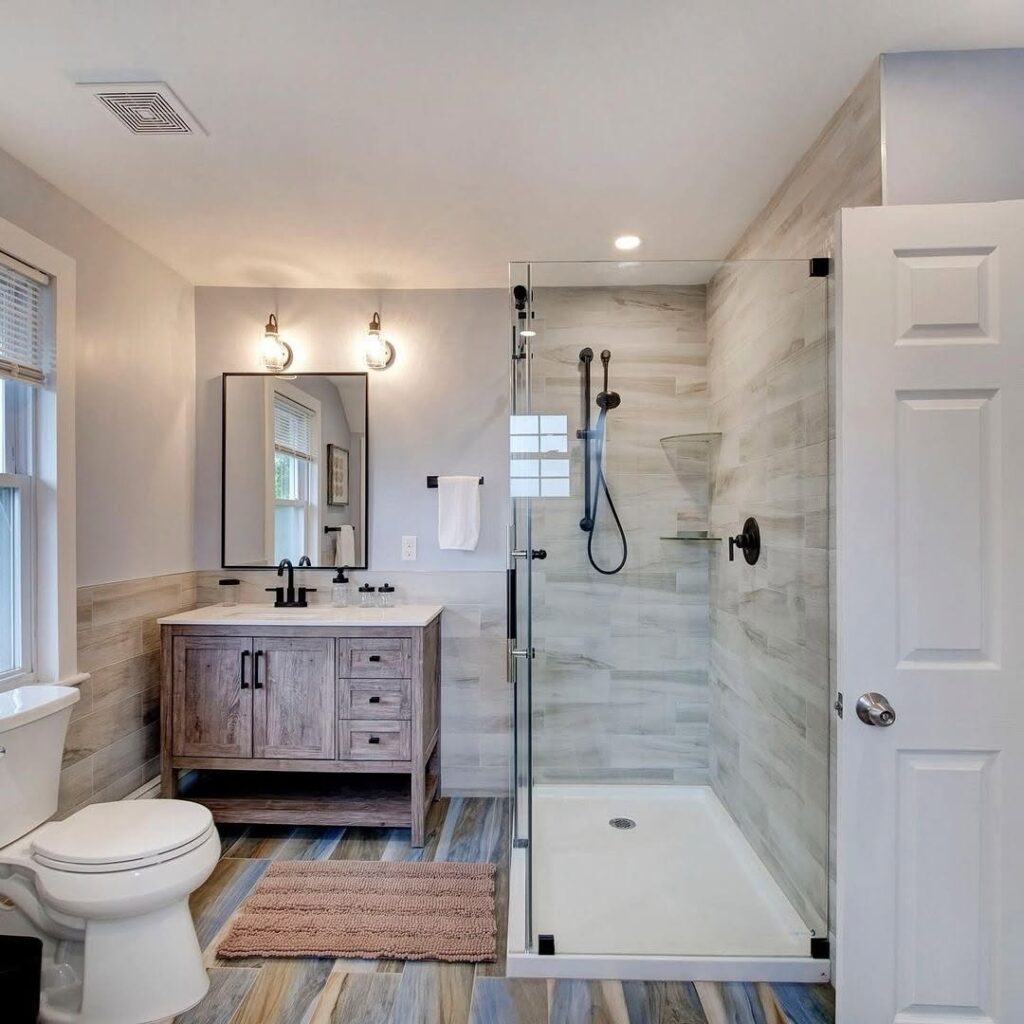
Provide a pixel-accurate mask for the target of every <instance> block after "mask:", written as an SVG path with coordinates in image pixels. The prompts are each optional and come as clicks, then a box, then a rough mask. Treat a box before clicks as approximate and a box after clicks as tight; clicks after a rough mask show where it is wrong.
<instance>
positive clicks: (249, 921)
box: [217, 860, 497, 963]
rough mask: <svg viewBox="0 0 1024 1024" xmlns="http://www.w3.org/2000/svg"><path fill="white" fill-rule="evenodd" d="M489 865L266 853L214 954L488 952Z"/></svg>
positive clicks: (491, 943)
mask: <svg viewBox="0 0 1024 1024" xmlns="http://www.w3.org/2000/svg"><path fill="white" fill-rule="evenodd" d="M494 870H495V868H494V865H493V864H461V863H454V862H448V861H444V862H441V861H438V862H423V863H420V862H405V861H379V860H377V861H362V860H356V861H331V860H326V861H308V860H307V861H290V860H289V861H276V862H275V863H273V864H271V865H270V867H269V868H268V869H267V872H266V874H265V875H264V876H263V878H262V879H260V881H259V882H258V883H257V884H256V887H255V888H254V889H253V891H252V893H251V894H250V895H249V897H248V899H246V901H245V902H244V903H243V904H242V907H241V909H240V910H239V912H238V916H237V917H236V918H235V921H234V924H233V925H232V927H231V929H230V931H229V932H228V934H227V937H226V938H225V939H224V941H223V942H222V943H221V944H220V948H219V949H218V950H217V954H218V956H221V957H245V956H262V957H275V956H288V957H294V956H317V957H356V958H359V959H378V958H379V959H387V960H448V961H464V962H469V963H479V962H482V961H489V960H493V959H494V957H495V950H496V931H497V926H496V923H495V914H494Z"/></svg>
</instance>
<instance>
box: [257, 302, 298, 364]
mask: <svg viewBox="0 0 1024 1024" xmlns="http://www.w3.org/2000/svg"><path fill="white" fill-rule="evenodd" d="M292 354H293V353H292V347H291V345H289V344H288V342H287V341H284V340H282V338H281V335H280V334H279V333H278V330H277V317H276V316H275V315H274V314H273V313H271V314H270V319H269V320H267V326H266V327H264V328H263V369H264V370H266V371H267V373H280V372H281V371H282V370H287V369H288V367H289V366H291V364H292Z"/></svg>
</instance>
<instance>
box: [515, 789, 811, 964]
mask: <svg viewBox="0 0 1024 1024" xmlns="http://www.w3.org/2000/svg"><path fill="white" fill-rule="evenodd" d="M613 819H626V822H621V821H620V822H618V825H619V827H616V826H615V825H613V824H611V822H612V821H613ZM628 822H633V823H635V826H634V827H629V826H628ZM623 824H626V825H627V827H621V826H622V825H623ZM530 846H531V851H530V852H532V857H533V933H534V936H541V935H551V936H553V937H554V947H555V952H554V954H540V953H538V952H537V951H536V945H535V946H534V950H533V951H531V952H526V951H525V941H524V936H525V917H526V915H525V908H526V857H527V850H525V849H522V848H513V851H512V867H511V878H510V885H509V925H508V974H509V976H510V977H535V978H537V977H539V978H619V979H625V980H650V981H673V980H676V981H790V982H822V981H828V980H829V961H828V960H822V959H815V958H813V957H811V956H810V955H809V951H810V940H811V932H810V931H809V930H808V927H807V925H806V924H805V923H804V921H803V920H802V919H801V917H800V915H799V914H798V913H797V912H796V910H795V909H794V908H793V906H792V904H791V903H790V901H789V900H788V899H787V897H786V896H785V894H784V893H783V891H782V890H781V889H780V888H779V886H778V884H777V883H776V882H775V880H774V879H773V878H772V876H771V875H770V874H769V872H768V870H767V869H766V868H765V866H764V865H763V864H762V863H761V861H760V859H759V858H758V856H757V854H756V853H754V850H753V849H752V848H751V846H750V844H749V843H748V842H747V840H746V839H745V838H744V836H743V833H742V832H741V831H740V829H739V828H738V826H737V825H736V823H735V822H734V821H733V819H732V818H731V817H730V815H729V813H728V812H727V811H726V810H725V808H724V807H723V806H722V804H721V802H720V801H719V800H718V797H717V796H715V794H714V792H713V791H712V790H711V788H710V787H708V786H663V787H662V786H559V785H540V786H536V787H535V788H534V791H533V834H532V841H531V844H530Z"/></svg>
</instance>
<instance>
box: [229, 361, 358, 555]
mask: <svg viewBox="0 0 1024 1024" xmlns="http://www.w3.org/2000/svg"><path fill="white" fill-rule="evenodd" d="M229 377H278V378H280V379H281V380H294V379H295V378H296V377H362V378H363V394H364V395H365V396H366V409H365V413H364V422H363V437H364V438H365V439H366V462H365V464H364V466H363V522H364V524H365V530H364V537H363V560H362V564H361V565H352V566H346V568H347V569H352V570H355V571H359V572H365V571H366V570H367V569H368V568H369V566H370V374H369V373H368V372H367V371H365V370H363V371H359V370H310V371H307V372H302V373H265V372H260V371H256V370H238V371H235V370H230V371H226V372H224V373H222V374H221V375H220V378H221V385H220V567H221V568H222V569H232V570H234V571H236V572H248V571H250V570H255V571H259V572H277V566H276V565H228V563H227V557H226V556H227V550H228V549H227V502H226V501H225V497H226V494H225V489H226V487H227V441H228V401H227V399H228V378H229ZM302 569H303V572H310V571H314V572H337V571H338V570H337V568H336V567H335V566H333V565H314V566H303V567H302Z"/></svg>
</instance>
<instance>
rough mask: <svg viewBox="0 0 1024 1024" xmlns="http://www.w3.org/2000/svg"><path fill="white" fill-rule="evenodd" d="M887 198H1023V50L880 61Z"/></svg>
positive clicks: (895, 56)
mask: <svg viewBox="0 0 1024 1024" xmlns="http://www.w3.org/2000/svg"><path fill="white" fill-rule="evenodd" d="M882 95H883V97H884V103H883V106H882V109H883V114H884V125H883V129H884V137H885V153H886V159H885V202H886V203H964V202H991V201H995V200H1000V199H1021V198H1024V130H1022V128H1021V108H1022V106H1024V50H954V51H949V52H945V53H890V54H886V55H885V56H884V57H883V58H882Z"/></svg>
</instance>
